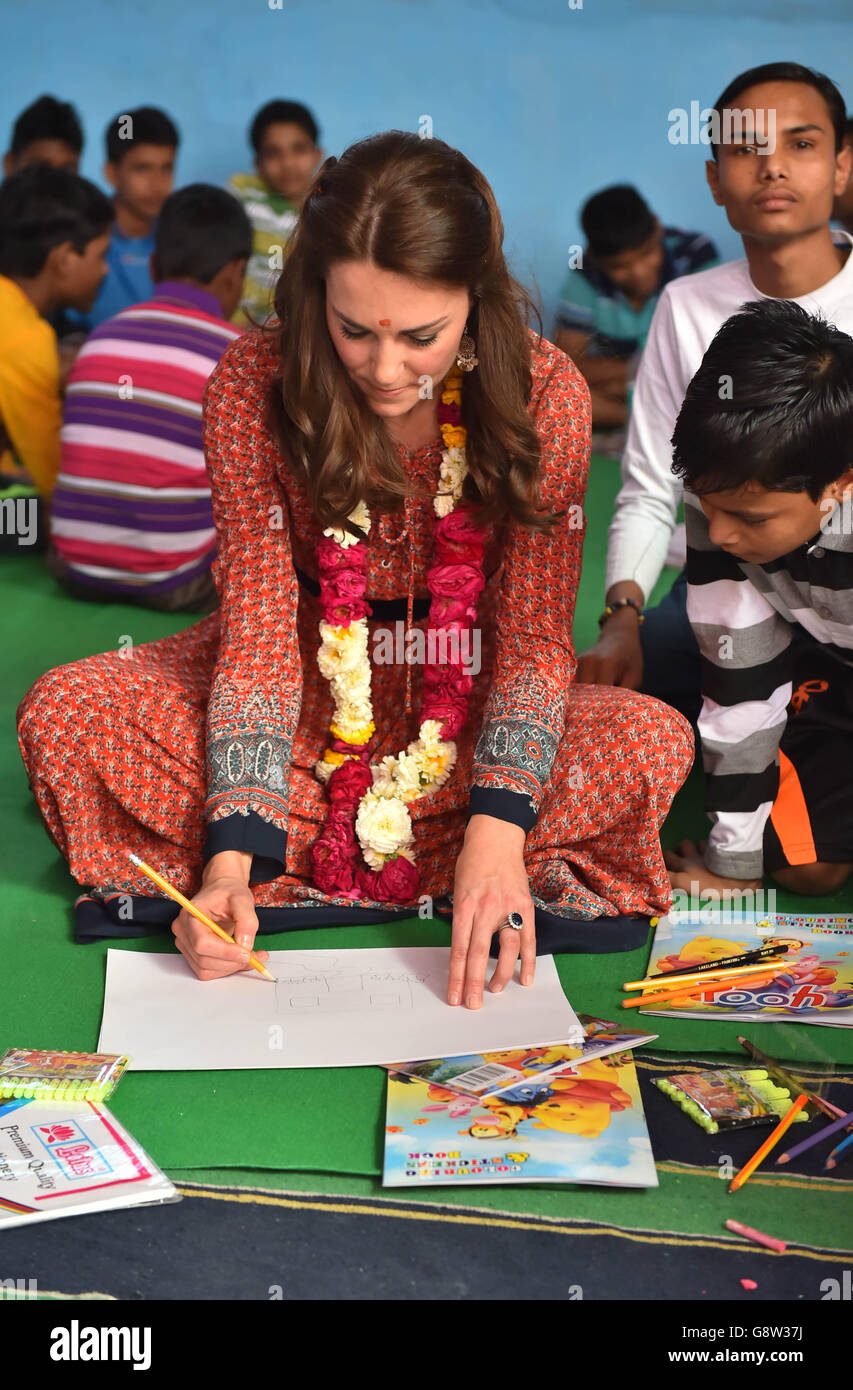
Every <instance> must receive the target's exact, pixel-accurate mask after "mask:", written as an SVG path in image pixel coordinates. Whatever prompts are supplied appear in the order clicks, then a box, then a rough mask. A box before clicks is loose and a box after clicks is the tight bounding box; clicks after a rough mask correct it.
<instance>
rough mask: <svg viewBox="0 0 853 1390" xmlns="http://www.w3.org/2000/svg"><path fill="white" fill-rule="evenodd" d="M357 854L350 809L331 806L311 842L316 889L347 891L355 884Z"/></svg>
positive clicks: (336, 891) (331, 891)
mask: <svg viewBox="0 0 853 1390" xmlns="http://www.w3.org/2000/svg"><path fill="white" fill-rule="evenodd" d="M358 857H359V848H358V843H357V841H356V838H355V831H354V829H353V821H352V812H351V811H350V810H349V809H347V808H341V809H339V808H338V807H336V806H332V807H331V808H330V810H329V813H328V815H327V817H326V823H325V825H324V826H323V830H322V832H321V834H320V835H319V836H318V838H317V839H316V840H315V841H314V843H313V845H312V846H311V868H312V871H313V877H314V882H315V884H316V885H317V887H318V888H319V889H320V891H321V892H322V893H329V894H333V895H334V894H340V893H348V892H350V891H351V890H352V888H353V887H354V886H355V881H356V868H357V864H358Z"/></svg>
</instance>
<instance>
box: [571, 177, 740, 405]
mask: <svg viewBox="0 0 853 1390" xmlns="http://www.w3.org/2000/svg"><path fill="white" fill-rule="evenodd" d="M581 226H582V228H583V232H584V236H585V237H586V243H587V244H586V248H585V251H584V253H583V259H582V264H580V265H578V266H577V267H576V268H574V269H571V270H570V271H569V272H568V275H567V276H566V280H565V283H564V285H563V288H562V290H561V292H560V306H559V309H558V311H557V332H556V337H555V339H554V341H555V342H556V344H557V346H558V347H560V348H562V349H563V351H564V352H566V353H568V355H569V357H571V358H572V361H573V362H575V363H576V365H577V366H578V367H579V368H580V370H581V372H583V374H584V376H585V377H586V380H587V385H588V386H589V390H590V395H591V397H592V422H593V426H594V427H595V428H597V429H605V430H606V429H614V428H617V427H619V426H622V425H624V424H625V423H626V421H627V418H628V403H629V396H628V385H629V381H630V379H631V373H630V371H629V364H630V363H631V361H632V359H636V355H637V354H638V353H639V352H640V351H641V350H642V348H643V346H644V344H645V341H646V336H647V334H648V331H649V325H650V324H651V321H652V314H653V313H654V310H655V305H656V304H657V302H658V297H659V295H660V292H661V290H662V289H663V287H664V285H667V284H668V283H669V281H670V280H675V279H676V278H677V277H678V276H680V275H687V274H689V273H690V272H691V271H694V270H706V269H707V268H708V267H709V266H711V265H715V264H716V262H717V259H718V258H717V250H716V247H715V246H714V244H713V242H712V241H710V240H709V238H708V237H706V236H704V235H703V234H702V233H701V232H683V231H680V230H679V229H678V228H676V227H664V226H662V225H661V223H660V221H659V220H658V218H657V217H655V214H654V213H653V212H652V210H651V208H650V207H649V206H648V204H647V203H646V202H645V200H644V199H643V198H641V197H640V194H639V193H638V192H637V190H636V189H635V188H631V187H630V185H628V184H616V185H614V186H613V187H612V188H605V189H603V190H602V191H601V192H600V193H596V194H595V195H594V197H592V198H590V199H589V201H588V202H587V203H586V204H585V205H584V208H583V210H582V212H581Z"/></svg>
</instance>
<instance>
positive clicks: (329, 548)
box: [316, 536, 367, 593]
mask: <svg viewBox="0 0 853 1390" xmlns="http://www.w3.org/2000/svg"><path fill="white" fill-rule="evenodd" d="M316 555H317V566H318V568H319V570H320V573H321V575H322V573H323V571H324V570H325V571H326V572H327V573H328V574H330V575H331V574H337V573H338V572H339V571H340V570H359V571H360V572H361V573H362V574H367V550H366V549H365V547H364V546H363V545H348V546H346V547H344V546H340V545H338V544H337V543H336V542H335V541H333V540H332V539H331V537H330V536H324V537H323V539H322V540H319V541H318V542H317V545H316ZM361 592H362V593H364V589H363V588H362V591H361Z"/></svg>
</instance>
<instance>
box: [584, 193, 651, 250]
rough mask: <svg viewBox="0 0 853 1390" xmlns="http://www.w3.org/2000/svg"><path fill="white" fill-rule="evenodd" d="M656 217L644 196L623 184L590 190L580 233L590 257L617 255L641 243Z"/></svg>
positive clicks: (646, 239) (648, 234) (649, 234)
mask: <svg viewBox="0 0 853 1390" xmlns="http://www.w3.org/2000/svg"><path fill="white" fill-rule="evenodd" d="M656 220H657V219H656V218H655V215H654V213H653V212H652V210H651V208H650V207H649V205H648V203H647V202H646V201H645V199H644V198H641V197H640V195H639V193H638V192H637V190H636V188H632V187H631V185H630V184H627V183H617V184H614V185H613V187H612V188H603V189H602V190H601V192H600V193H594V194H593V196H592V197H591V198H589V199H588V200H587V202H586V203H584V206H583V209H582V211H581V226H582V227H583V234H584V236H585V237H586V242H587V247H588V249H589V251H590V253H591V254H592V255H594V256H619V255H621V253H622V252H623V251H633V250H634V249H635V248H636V247H637V246H642V244H643V242H644V241H648V239H649V237H650V236H651V235H652V233H653V232H654V230H655V224H656Z"/></svg>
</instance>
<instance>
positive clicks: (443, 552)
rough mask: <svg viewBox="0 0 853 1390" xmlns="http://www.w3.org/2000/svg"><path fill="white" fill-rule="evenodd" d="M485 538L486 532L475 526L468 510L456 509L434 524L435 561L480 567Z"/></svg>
mask: <svg viewBox="0 0 853 1390" xmlns="http://www.w3.org/2000/svg"><path fill="white" fill-rule="evenodd" d="M486 536H487V532H486V530H485V529H484V528H483V527H482V526H478V525H477V524H476V522H475V521H474V519H473V517H472V515H471V513H470V512H469V511H468V509H467V508H464V507H457V508H456V510H455V511H452V512H450V513H449V514H448V515H447V516H444V517H442V518H441V520H440V521H438V522H437V524H436V528H435V556H436V559H437V560H440V561H441V562H442V563H443V564H448V565H455V564H468V565H481V564H482V563H483V556H484V555H485V553H486Z"/></svg>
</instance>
